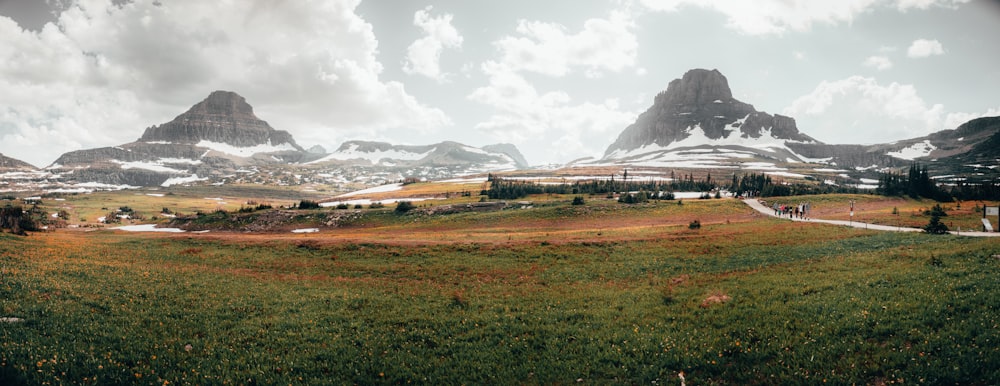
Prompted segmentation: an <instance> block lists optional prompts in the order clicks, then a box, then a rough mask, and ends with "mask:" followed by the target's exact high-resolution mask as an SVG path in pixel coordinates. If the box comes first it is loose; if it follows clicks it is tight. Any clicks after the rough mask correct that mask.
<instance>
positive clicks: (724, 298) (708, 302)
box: [701, 291, 733, 308]
mask: <svg viewBox="0 0 1000 386" xmlns="http://www.w3.org/2000/svg"><path fill="white" fill-rule="evenodd" d="M730 300H733V298H732V297H730V296H729V295H726V293H724V292H721V291H716V292H713V293H712V294H711V295H708V297H706V298H705V300H702V301H701V308H708V307H711V306H713V305H715V304H722V303H725V302H728V301H730Z"/></svg>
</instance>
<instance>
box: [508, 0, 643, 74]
mask: <svg viewBox="0 0 1000 386" xmlns="http://www.w3.org/2000/svg"><path fill="white" fill-rule="evenodd" d="M634 28H635V25H634V23H633V21H632V20H631V18H630V17H629V16H628V15H627V14H626V13H624V12H617V11H616V12H612V13H611V15H610V17H609V18H607V19H597V18H595V19H589V20H587V21H586V22H584V25H583V29H582V30H581V31H579V32H577V33H575V34H570V33H567V32H566V27H564V26H562V25H560V24H555V23H545V22H539V21H526V20H521V21H520V22H519V23H518V26H517V30H516V31H517V33H518V34H519V35H520V36H507V37H504V38H502V39H500V40H499V41H497V42H495V43H494V44H495V45H496V47H497V49H498V50H499V51H500V52H501V55H502V59H501V62H502V63H504V64H505V65H507V66H509V67H510V68H511V69H512V70H514V71H521V70H525V71H531V72H537V73H540V74H545V75H551V76H564V75H566V74H567V73H569V72H571V71H572V68H573V67H583V68H584V69H585V74H586V75H587V76H589V77H600V76H601V74H602V72H603V71H612V72H619V71H622V70H623V69H625V68H628V67H633V66H635V64H636V55H637V51H638V48H639V43H638V40H637V38H636V35H635V33H634V32H633V30H634Z"/></svg>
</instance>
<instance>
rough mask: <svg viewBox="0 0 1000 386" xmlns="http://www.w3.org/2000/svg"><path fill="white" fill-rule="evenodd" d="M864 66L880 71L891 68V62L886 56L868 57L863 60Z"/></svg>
mask: <svg viewBox="0 0 1000 386" xmlns="http://www.w3.org/2000/svg"><path fill="white" fill-rule="evenodd" d="M864 65H865V66H868V67H872V68H874V69H876V70H879V71H882V70H888V69H890V68H892V61H891V60H889V58H888V57H886V56H881V55H876V56H869V57H868V59H865V62H864Z"/></svg>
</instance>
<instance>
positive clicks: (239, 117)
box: [139, 91, 304, 151]
mask: <svg viewBox="0 0 1000 386" xmlns="http://www.w3.org/2000/svg"><path fill="white" fill-rule="evenodd" d="M202 140H205V141H211V142H219V143H227V144H230V145H233V146H237V147H251V146H256V145H264V144H273V145H279V144H283V143H287V144H291V145H292V146H293V147H295V149H297V150H299V151H304V150H303V149H302V148H301V147H299V145H298V144H296V143H295V139H293V138H292V136H291V134H289V133H288V132H286V131H282V130H275V129H273V128H272V127H271V126H270V125H268V123H267V122H265V121H263V120H261V119H260V118H257V116H256V115H254V113H253V107H251V106H250V105H249V104H248V103H247V102H246V99H244V98H243V97H242V96H240V95H238V94H236V93H234V92H230V91H215V92H213V93H212V94H211V95H209V96H208V98H205V100H203V101H201V102H199V103H198V104H196V105H194V106H192V107H191V108H190V109H189V110H188V111H187V112H185V113H184V114H181V115H178V116H177V118H174V120H172V121H170V122H167V123H164V124H162V125H159V126H152V127H149V128H147V129H146V131H145V132H144V133H143V134H142V137H141V138H139V141H140V142H160V141H162V142H170V143H176V144H181V143H183V144H196V143H198V142H200V141H202Z"/></svg>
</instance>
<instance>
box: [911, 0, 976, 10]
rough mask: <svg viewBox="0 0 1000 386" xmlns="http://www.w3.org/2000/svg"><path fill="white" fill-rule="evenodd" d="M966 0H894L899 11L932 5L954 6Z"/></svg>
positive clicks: (966, 1) (925, 7)
mask: <svg viewBox="0 0 1000 386" xmlns="http://www.w3.org/2000/svg"><path fill="white" fill-rule="evenodd" d="M968 2H969V0H896V8H898V9H899V10H900V11H907V10H910V9H912V8H916V9H928V8H930V7H932V6H938V7H946V8H954V7H956V6H958V5H959V4H965V3H968Z"/></svg>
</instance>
